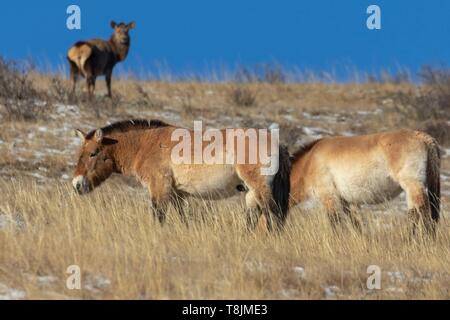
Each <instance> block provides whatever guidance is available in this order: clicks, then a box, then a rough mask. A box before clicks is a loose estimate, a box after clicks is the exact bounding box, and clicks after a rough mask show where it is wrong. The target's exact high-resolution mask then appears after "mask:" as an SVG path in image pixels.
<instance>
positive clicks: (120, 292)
mask: <svg viewBox="0 0 450 320" xmlns="http://www.w3.org/2000/svg"><path fill="white" fill-rule="evenodd" d="M269 71H270V70H269ZM269 71H267V72H266V71H264V70H262V71H261V72H260V73H261V74H262V77H263V78H264V79H266V78H267V79H266V80H264V81H262V80H261V79H262V78H256V80H254V81H253V80H252V79H250V78H248V77H247V78H248V79H247V78H245V77H244V78H243V79H241V80H240V81H239V82H236V83H200V82H196V81H186V82H162V81H137V80H116V79H114V80H113V99H112V100H109V99H106V98H104V97H103V95H104V94H105V93H106V89H105V86H104V83H103V81H102V80H99V82H98V88H97V89H98V90H97V96H96V98H95V99H94V100H93V101H88V100H87V99H86V94H85V93H84V92H83V91H82V90H81V89H80V90H79V91H78V93H77V95H76V96H70V95H69V94H68V90H69V88H70V84H69V83H68V81H67V80H65V79H63V78H61V77H59V76H49V75H43V74H39V73H35V72H31V73H29V74H27V75H26V79H28V80H27V81H31V83H32V87H30V88H31V89H30V90H31V91H30V92H36V96H34V94H31V93H30V94H29V95H27V96H26V97H23V98H21V97H17V99H15V100H23V101H25V100H26V101H29V99H33V98H36V97H37V96H39V98H40V99H43V100H44V101H43V102H45V103H46V105H45V117H41V114H40V113H38V114H36V116H34V117H17V118H16V117H14V116H13V117H9V116H8V113H7V112H8V111H6V113H5V105H4V104H5V101H6V102H7V103H10V104H11V105H13V104H14V102H15V100H14V101H13V100H5V97H3V98H2V99H3V100H1V101H0V126H1V130H0V297H2V295H3V294H4V292H3V291H5V290H6V289H5V288H6V287H7V288H14V289H18V290H22V291H23V292H24V297H26V298H29V299H35V298H36V299H42V298H51V299H64V298H87V299H90V298H93V299H106V298H114V299H117V298H125V299H139V298H146V299H168V298H180V299H185V298H196V299H203V298H205V299H213V298H217V299H221V298H223V299H226V298H232V299H249V298H252V299H259V298H262V299H311V298H316V299H322V298H327V299H333V298H341V299H348V298H353V299H359V298H368V299H372V298H373V299H376V298H388V299H390V298H419V299H422V298H431V299H449V298H450V292H449V289H448V288H450V261H449V260H450V254H449V253H450V252H449V251H450V241H449V240H450V228H449V221H448V212H447V207H446V206H447V204H448V201H449V197H448V195H449V189H450V157H449V156H448V155H446V153H445V152H444V158H443V164H442V186H443V187H442V190H443V192H444V195H443V201H444V209H443V215H444V219H443V220H442V223H441V225H440V227H439V229H440V234H439V236H438V239H437V240H436V241H427V240H426V239H422V238H417V239H415V240H414V241H410V239H409V237H408V236H407V235H408V231H407V226H408V223H407V220H406V214H403V212H404V211H405V210H404V208H403V206H404V202H402V201H396V202H392V203H388V204H386V205H385V206H382V207H381V208H380V207H375V208H368V209H364V210H363V212H362V214H363V215H364V217H365V220H366V228H365V230H364V233H363V234H362V235H361V234H358V233H355V232H354V231H352V230H347V231H343V232H342V233H341V234H338V235H336V234H334V233H333V232H332V231H331V229H330V226H329V223H328V221H327V219H326V218H325V217H324V214H323V213H322V212H320V210H313V211H310V212H306V211H305V212H303V211H300V210H298V209H296V210H293V211H292V214H291V215H290V218H289V223H288V226H287V230H286V231H285V232H283V233H282V234H281V235H279V236H273V235H268V234H266V233H265V232H263V231H262V230H259V231H258V232H257V233H256V234H248V233H247V232H246V230H245V228H244V226H243V222H244V217H243V209H244V207H243V204H242V199H239V198H236V199H230V200H227V201H220V202H212V203H209V202H202V201H190V203H189V206H188V210H189V212H190V216H191V220H192V221H193V222H192V224H191V226H190V227H189V228H186V227H185V226H184V225H182V224H181V222H180V221H178V218H177V217H176V215H175V214H174V212H172V210H170V212H169V221H168V224H167V225H166V226H165V227H164V228H161V227H160V226H159V225H158V224H156V223H154V222H153V220H152V218H151V216H150V208H149V204H148V195H147V193H146V191H145V190H144V189H143V188H142V187H141V186H140V185H138V184H137V183H136V182H135V181H133V180H130V179H122V178H117V177H114V178H113V179H112V180H111V181H108V182H106V183H105V185H103V186H102V187H101V188H99V189H98V190H96V191H95V192H94V193H93V194H91V195H88V196H85V197H79V196H76V195H75V194H74V192H73V191H72V189H71V186H70V178H71V172H72V170H73V167H74V162H75V159H74V156H75V154H76V149H77V147H78V141H77V139H76V138H74V137H73V136H72V135H71V130H72V129H75V128H80V129H83V130H85V131H86V130H89V129H92V128H94V127H99V126H102V125H104V124H105V123H107V122H112V121H116V120H123V119H129V118H158V119H161V120H164V121H167V122H170V123H174V124H179V125H183V126H188V127H192V125H193V123H192V121H193V120H203V121H204V124H205V126H212V127H230V126H256V127H267V126H269V125H270V124H272V123H273V122H276V123H278V124H279V125H280V127H281V137H282V140H283V142H285V143H287V144H288V145H289V146H290V150H291V151H293V150H294V149H295V147H296V145H297V144H298V143H300V142H304V141H306V140H311V139H313V138H314V137H315V136H316V135H317V136H320V135H329V134H359V133H368V132H374V131H381V130H389V129H395V128H398V127H410V128H418V127H423V128H425V129H426V130H428V131H430V132H435V134H434V135H435V136H437V137H438V138H439V139H440V140H441V142H443V144H444V145H446V146H448V143H449V142H448V141H450V140H449V138H448V137H449V134H448V132H450V130H449V128H450V127H449V120H450V119H449V118H448V116H447V117H445V116H443V115H442V114H441V115H440V118H439V119H433V118H431V119H428V118H427V119H421V118H420V117H411V116H410V113H409V112H408V111H407V110H412V109H414V110H416V109H417V108H419V109H420V108H426V103H422V102H423V101H424V100H423V99H419V97H429V95H430V94H432V93H433V92H439V90H438V89H437V88H440V87H439V86H436V85H435V84H432V83H430V84H428V85H427V86H418V85H414V84H411V83H404V82H402V81H399V83H393V82H389V83H364V84H336V83H296V84H294V83H287V82H285V79H284V78H283V75H282V74H278V73H277V72H275V71H273V72H269ZM27 83H28V84H29V82H27ZM430 86H432V87H431V89H430ZM433 86H434V87H433ZM80 87H83V85H82V84H80ZM236 88H245V89H244V90H245V91H246V92H247V93H249V97H251V98H252V97H253V98H255V99H254V101H252V103H251V104H249V103H241V101H237V102H236V101H233V100H234V98H233V96H234V95H235V94H236V92H237V91H236ZM433 88H435V89H433ZM436 90H437V91H436ZM430 92H431V93H430ZM239 94H240V93H239ZM435 94H437V93H435ZM408 95H414V96H413V98H411V99H407V100H405V99H404V97H405V96H408ZM440 96H443V95H440ZM399 97H400V98H399ZM414 97H416V98H414ZM244 100H247V98H246V99H244ZM2 101H3V102H2ZM405 101H406V102H407V103H406V102H405ZM436 101H437V100H436ZM439 101H440V100H439ZM19 102H20V101H19ZM2 104H3V105H2ZM39 105H41V104H39ZM39 105H38V106H39ZM246 105H249V106H246ZM41 106H42V105H41ZM405 110H406V111H405ZM21 111H22V109H19V111H18V112H19V115H20V112H21ZM25 111H26V110H25ZM417 112H419V113H420V112H421V111H420V110H418V111H417ZM423 120H426V121H423ZM447 152H448V151H447ZM449 155H450V153H449ZM344 230H346V229H345V228H344ZM73 264H77V265H79V266H80V267H81V271H82V284H83V288H82V290H73V291H72V290H68V289H67V288H66V286H65V284H66V278H67V276H68V275H67V274H66V273H65V271H66V269H67V267H68V266H69V265H73ZM374 264H375V265H378V266H380V267H381V269H382V290H373V291H370V290H367V288H366V280H367V277H368V275H367V273H366V270H367V267H368V266H369V265H374Z"/></svg>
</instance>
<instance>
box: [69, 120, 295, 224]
mask: <svg viewBox="0 0 450 320" xmlns="http://www.w3.org/2000/svg"><path fill="white" fill-rule="evenodd" d="M179 129H181V130H184V132H187V133H188V134H189V135H190V136H193V135H194V134H196V133H195V131H193V130H189V129H184V128H179V127H175V126H171V125H169V124H166V123H164V122H162V121H159V120H151V121H147V120H130V121H121V122H117V123H113V124H111V125H109V126H106V127H103V128H101V129H97V130H92V131H91V132H89V133H87V134H84V133H83V132H81V131H79V130H77V133H78V136H79V137H80V138H81V139H82V142H83V143H82V146H81V149H80V152H79V157H78V163H77V166H76V168H75V172H74V178H73V181H72V184H73V187H74V188H75V190H76V191H77V192H78V193H79V194H85V193H89V192H91V191H92V190H93V189H94V188H95V187H97V186H99V185H100V184H101V183H102V182H103V181H105V180H106V179H107V178H108V177H109V176H110V175H111V174H112V173H119V174H123V175H128V176H134V177H136V178H137V179H138V180H139V181H141V182H142V183H143V184H144V185H145V186H146V187H147V188H148V191H149V193H150V199H151V205H152V209H153V213H154V216H155V218H157V219H158V220H159V221H160V222H161V223H163V222H164V221H165V217H166V209H167V206H168V205H169V204H172V205H173V206H174V207H175V209H176V211H177V212H178V213H179V215H180V218H181V219H182V220H184V221H186V220H185V216H184V214H183V208H182V207H181V206H180V202H184V201H183V199H185V198H186V197H187V196H194V197H201V198H208V199H219V198H227V197H230V196H232V195H234V194H237V193H239V192H246V196H245V200H246V205H247V214H248V215H247V225H248V227H249V228H250V229H254V228H255V227H256V224H257V221H258V219H259V217H260V216H261V214H264V215H265V218H266V221H267V228H268V229H269V230H270V231H271V230H273V229H277V230H278V229H281V227H282V226H283V225H284V222H285V219H286V216H287V211H288V205H289V188H290V184H289V174H290V158H289V153H288V152H287V149H286V148H285V147H278V145H277V150H276V152H275V153H276V154H278V157H277V161H278V164H279V165H278V171H277V172H275V173H273V174H269V175H262V174H261V169H262V168H263V166H264V165H265V164H263V163H262V161H260V159H258V161H256V162H255V163H249V162H246V161H244V163H241V162H238V161H234V162H222V164H221V163H212V164H206V163H204V162H200V163H192V164H189V163H178V161H173V152H172V150H173V149H174V148H175V147H176V145H177V143H178V141H173V135H174V133H175V131H176V130H179ZM238 130H242V131H241V133H243V134H244V135H245V133H246V130H249V129H238ZM216 131H217V132H219V133H220V135H221V136H222V138H224V139H223V140H224V147H225V146H226V145H227V144H230V141H229V140H228V139H225V134H226V133H225V129H223V130H216ZM267 136H268V137H269V139H268V140H270V137H271V136H272V134H271V133H269V134H268V135H267ZM267 136H266V137H267ZM258 140H261V138H260V137H258ZM258 145H259V144H258ZM233 146H234V147H237V144H234V142H233ZM253 147H254V146H253ZM200 148H201V149H202V151H205V150H206V148H208V145H207V144H206V143H205V141H202V142H201V144H200ZM227 150H228V149H227ZM250 150H253V149H252V146H249V145H247V146H246V148H245V159H248V158H249V157H251V156H252V155H251V154H249V152H250ZM222 151H224V152H222ZM253 151H258V150H256V149H255V150H253ZM215 152H216V154H217V155H218V157H219V158H220V156H222V157H223V158H225V157H227V156H229V154H226V152H225V148H224V149H220V148H218V149H217V150H216V151H215ZM187 153H194V146H193V145H192V149H189V150H188V151H187ZM272 154H273V153H272ZM190 155H191V154H189V156H190ZM180 200H181V201H180ZM273 222H275V225H274V223H273Z"/></svg>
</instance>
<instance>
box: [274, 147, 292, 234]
mask: <svg viewBox="0 0 450 320" xmlns="http://www.w3.org/2000/svg"><path fill="white" fill-rule="evenodd" d="M290 175H291V160H290V155H289V152H288V150H287V147H286V146H282V145H280V152H279V167H278V172H277V173H276V174H275V177H274V179H273V181H272V196H273V200H274V201H273V204H272V206H271V211H272V213H273V214H274V215H275V216H276V218H277V220H278V224H279V225H280V226H282V225H283V224H284V222H285V221H286V218H287V215H288V210H289V194H290V191H291V183H290Z"/></svg>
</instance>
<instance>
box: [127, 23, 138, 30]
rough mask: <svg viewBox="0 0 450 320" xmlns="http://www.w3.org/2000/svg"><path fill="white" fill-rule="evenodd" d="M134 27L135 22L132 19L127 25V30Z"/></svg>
mask: <svg viewBox="0 0 450 320" xmlns="http://www.w3.org/2000/svg"><path fill="white" fill-rule="evenodd" d="M135 27H136V22H134V21H132V22H130V23H129V24H128V25H127V28H128V30H131V29H134V28H135Z"/></svg>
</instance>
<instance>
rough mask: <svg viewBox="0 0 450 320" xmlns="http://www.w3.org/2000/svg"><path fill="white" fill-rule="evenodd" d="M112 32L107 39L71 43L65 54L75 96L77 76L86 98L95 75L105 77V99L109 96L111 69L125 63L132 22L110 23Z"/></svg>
mask: <svg viewBox="0 0 450 320" xmlns="http://www.w3.org/2000/svg"><path fill="white" fill-rule="evenodd" d="M111 27H112V28H113V29H114V33H113V34H112V36H111V38H110V39H109V40H102V39H92V40H88V41H79V42H77V43H75V44H74V45H73V46H72V47H71V48H70V49H69V51H68V53H67V59H68V60H69V63H70V79H71V81H72V93H75V89H76V83H77V79H78V76H79V75H81V76H83V77H85V78H86V84H87V90H88V94H89V96H92V95H93V93H94V90H95V80H96V78H97V77H98V76H102V75H104V76H105V80H106V86H107V89H108V97H111V76H112V72H113V68H114V66H115V65H116V64H117V63H119V62H121V61H123V60H125V58H126V57H127V55H128V50H129V49H130V36H129V31H130V30H131V29H133V28H134V27H135V23H134V22H131V23H129V24H125V23H122V22H121V23H119V24H117V23H115V22H114V21H112V22H111Z"/></svg>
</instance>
